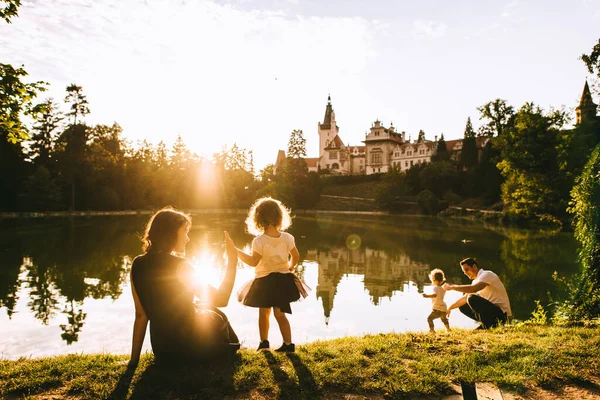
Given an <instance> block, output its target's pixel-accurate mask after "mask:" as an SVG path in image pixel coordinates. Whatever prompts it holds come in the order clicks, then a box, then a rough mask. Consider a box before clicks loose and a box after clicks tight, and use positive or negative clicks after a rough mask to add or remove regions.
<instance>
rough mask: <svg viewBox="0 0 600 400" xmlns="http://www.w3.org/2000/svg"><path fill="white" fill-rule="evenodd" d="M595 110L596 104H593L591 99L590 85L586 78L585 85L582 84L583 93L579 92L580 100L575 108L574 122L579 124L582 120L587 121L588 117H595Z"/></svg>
mask: <svg viewBox="0 0 600 400" xmlns="http://www.w3.org/2000/svg"><path fill="white" fill-rule="evenodd" d="M597 111H598V105H597V104H595V103H594V101H593V99H592V93H591V92H590V87H589V85H588V82H587V79H586V80H585V85H584V86H583V93H581V100H580V101H579V106H577V108H575V115H576V118H575V120H576V122H575V123H576V124H580V123H582V122H584V121H587V120H588V119H591V118H596V113H597Z"/></svg>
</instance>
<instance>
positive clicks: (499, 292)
mask: <svg viewBox="0 0 600 400" xmlns="http://www.w3.org/2000/svg"><path fill="white" fill-rule="evenodd" d="M478 282H484V283H487V286H486V287H485V288H483V289H481V290H480V291H479V292H477V294H478V295H479V296H481V297H483V298H484V299H486V300H488V301H489V302H490V303H492V304H495V305H497V306H498V307H500V309H501V310H502V311H504V312H505V313H506V315H507V316H509V317H510V316H512V311H511V309H510V300H509V299H508V293H506V288H505V287H504V285H503V284H502V282H501V281H500V278H498V275H496V274H495V273H493V272H492V271H485V270H483V269H480V270H479V272H477V277H476V278H475V279H474V280H473V284H476V283H478Z"/></svg>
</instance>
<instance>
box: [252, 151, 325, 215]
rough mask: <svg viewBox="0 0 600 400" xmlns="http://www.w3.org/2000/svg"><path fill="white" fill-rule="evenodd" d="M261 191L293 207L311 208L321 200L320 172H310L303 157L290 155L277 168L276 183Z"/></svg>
mask: <svg viewBox="0 0 600 400" xmlns="http://www.w3.org/2000/svg"><path fill="white" fill-rule="evenodd" d="M261 193H265V194H272V195H273V196H275V197H277V198H278V199H279V200H281V201H283V202H284V203H285V204H286V205H287V206H289V207H291V208H293V209H311V208H314V207H315V206H316V205H317V203H318V202H319V198H320V196H321V182H320V179H319V175H318V174H316V173H314V172H311V173H309V172H308V167H307V165H306V161H305V160H304V159H303V158H292V157H288V158H287V159H286V160H285V162H284V163H283V164H282V165H281V166H280V167H279V168H278V169H277V175H276V176H275V183H274V184H272V185H267V187H266V188H265V189H264V190H263V191H262V192H261Z"/></svg>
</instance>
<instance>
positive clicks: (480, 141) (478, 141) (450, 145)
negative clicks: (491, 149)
mask: <svg viewBox="0 0 600 400" xmlns="http://www.w3.org/2000/svg"><path fill="white" fill-rule="evenodd" d="M489 140H490V139H489V138H488V137H483V136H477V137H476V138H475V147H476V148H478V149H483V148H484V147H485V145H486V144H487V143H488V141H489ZM462 141H463V139H455V140H446V141H445V142H446V150H448V152H452V151H455V150H458V149H456V147H457V145H458V144H462Z"/></svg>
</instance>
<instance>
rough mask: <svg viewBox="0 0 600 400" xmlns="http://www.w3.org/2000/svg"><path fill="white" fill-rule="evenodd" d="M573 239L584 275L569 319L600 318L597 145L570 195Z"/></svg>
mask: <svg viewBox="0 0 600 400" xmlns="http://www.w3.org/2000/svg"><path fill="white" fill-rule="evenodd" d="M571 196H572V202H571V207H570V208H569V212H570V213H571V214H572V215H573V227H574V231H575V238H576V239H577V240H578V241H579V243H580V244H581V250H580V253H579V261H580V263H581V266H582V269H583V272H582V278H581V283H580V287H579V290H578V292H577V293H576V294H575V299H574V300H575V307H573V311H572V314H571V316H572V318H573V319H583V318H594V317H599V316H600V145H598V146H596V148H595V149H594V151H593V152H592V154H591V156H590V158H589V161H588V163H587V164H586V166H585V168H584V170H583V173H582V174H581V176H580V177H579V178H578V179H577V184H576V185H575V187H574V188H573V191H572V192H571Z"/></svg>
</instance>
